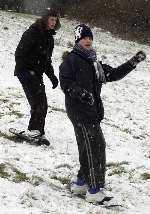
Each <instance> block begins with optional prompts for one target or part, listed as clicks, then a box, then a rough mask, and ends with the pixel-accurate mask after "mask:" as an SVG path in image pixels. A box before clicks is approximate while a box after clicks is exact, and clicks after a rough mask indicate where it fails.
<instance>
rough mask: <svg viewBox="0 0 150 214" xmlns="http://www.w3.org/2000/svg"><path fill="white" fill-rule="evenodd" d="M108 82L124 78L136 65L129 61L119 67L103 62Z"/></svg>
mask: <svg viewBox="0 0 150 214" xmlns="http://www.w3.org/2000/svg"><path fill="white" fill-rule="evenodd" d="M102 67H103V70H104V74H105V78H106V82H112V81H117V80H121V79H123V78H124V77H125V76H126V75H127V74H128V73H130V72H131V71H132V70H133V69H135V68H136V67H135V66H133V65H132V64H131V63H130V62H129V61H128V62H126V63H123V64H122V65H120V66H118V67H117V68H113V67H111V66H109V65H107V64H102Z"/></svg>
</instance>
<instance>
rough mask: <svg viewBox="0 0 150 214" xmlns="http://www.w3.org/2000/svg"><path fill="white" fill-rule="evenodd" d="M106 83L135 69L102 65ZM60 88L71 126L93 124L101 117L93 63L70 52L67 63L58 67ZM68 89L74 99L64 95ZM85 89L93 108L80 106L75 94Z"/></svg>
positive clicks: (101, 111)
mask: <svg viewBox="0 0 150 214" xmlns="http://www.w3.org/2000/svg"><path fill="white" fill-rule="evenodd" d="M101 65H102V68H103V70H104V74H105V78H106V82H111V81H116V80H120V79H122V78H123V77H125V76H126V75H127V74H128V73H129V72H130V71H131V70H133V69H134V68H135V67H133V66H132V65H131V63H130V62H126V63H124V64H122V65H120V66H119V67H117V68H112V67H111V66H109V65H107V64H102V63H101ZM59 77H60V86H61V88H62V90H63V92H64V93H65V105H66V110H67V114H68V117H69V118H70V119H71V120H72V121H73V122H74V121H76V122H78V121H81V122H84V123H96V122H100V121H101V120H102V119H103V117H104V108H103V104H102V100H101V97H100V93H101V88H102V82H98V80H97V78H96V74H95V68H94V65H93V63H90V62H89V61H88V60H87V59H86V58H84V57H83V56H81V55H80V54H78V53H77V52H74V51H72V52H71V53H70V54H69V55H68V57H67V59H66V60H65V61H64V62H63V63H62V64H61V65H60V74H59ZM68 89H71V90H72V91H73V92H74V96H70V95H69V94H68V92H67V91H68ZM82 89H85V90H86V91H88V92H90V93H92V94H93V96H94V100H95V101H94V105H92V106H90V105H88V104H85V103H82V102H81V100H80V99H79V96H78V94H79V91H80V90H82Z"/></svg>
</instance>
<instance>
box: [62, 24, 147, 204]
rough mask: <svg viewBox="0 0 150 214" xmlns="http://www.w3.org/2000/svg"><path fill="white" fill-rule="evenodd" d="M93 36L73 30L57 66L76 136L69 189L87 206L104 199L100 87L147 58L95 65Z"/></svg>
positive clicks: (84, 30)
mask: <svg viewBox="0 0 150 214" xmlns="http://www.w3.org/2000/svg"><path fill="white" fill-rule="evenodd" d="M92 43H93V33H92V31H91V29H90V28H89V27H88V26H86V25H84V24H81V25H78V26H77V27H76V28H75V45H74V47H73V50H72V51H71V52H70V53H69V54H68V56H66V58H64V61H63V63H62V64H61V65H60V85H61V88H62V90H63V92H64V93H65V105H66V111H67V115H68V117H69V119H70V120H71V122H72V124H73V126H74V131H75V135H76V140H77V144H78V150H79V162H80V169H79V171H78V175H77V178H76V180H75V181H74V182H73V184H72V185H71V191H72V192H73V193H74V194H86V200H87V201H89V202H100V201H102V200H103V198H104V197H105V194H104V192H103V191H102V189H103V187H104V185H105V165H106V156H105V146H106V143H105V139H104V136H103V133H102V130H101V127H100V122H101V120H102V119H103V117H104V108H103V104H102V100H101V97H100V93H101V88H102V84H103V83H106V82H111V81H116V80H120V79H122V78H124V77H125V76H126V75H127V74H128V73H129V72H130V71H132V70H133V69H134V68H135V67H136V65H137V64H138V63H139V62H141V61H142V60H144V59H145V58H146V55H145V54H144V53H143V52H142V51H140V52H138V53H137V54H136V55H135V56H133V57H132V58H131V59H130V60H129V61H128V62H126V63H124V64H122V65H120V66H119V67H117V68H112V67H111V66H109V65H107V64H102V63H101V62H99V61H97V57H96V52H95V50H94V49H93V48H92Z"/></svg>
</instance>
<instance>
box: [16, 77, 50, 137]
mask: <svg viewBox="0 0 150 214" xmlns="http://www.w3.org/2000/svg"><path fill="white" fill-rule="evenodd" d="M18 79H19V81H20V82H21V84H22V87H23V90H24V92H25V95H26V97H27V100H28V102H29V104H30V107H31V111H30V113H31V117H30V120H29V126H28V129H29V130H30V131H31V130H39V131H40V132H41V134H44V126H45V117H46V114H47V108H48V105H47V98H46V94H45V86H44V84H43V79H42V77H41V78H37V77H36V76H33V77H32V76H31V75H28V76H25V75H24V76H23V75H22V74H21V75H18Z"/></svg>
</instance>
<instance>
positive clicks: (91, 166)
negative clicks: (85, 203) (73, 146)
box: [73, 122, 106, 187]
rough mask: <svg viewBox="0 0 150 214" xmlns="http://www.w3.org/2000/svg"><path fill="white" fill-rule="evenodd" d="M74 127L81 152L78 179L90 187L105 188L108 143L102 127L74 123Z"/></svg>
mask: <svg viewBox="0 0 150 214" xmlns="http://www.w3.org/2000/svg"><path fill="white" fill-rule="evenodd" d="M73 126H74V131H75V135H76V140H77V144H78V150H79V162H80V170H79V172H78V177H80V178H83V179H85V181H86V182H87V184H88V185H89V186H90V187H104V185H105V166H106V154H105V147H106V143H105V139H104V136H103V133H102V130H101V127H100V125H99V124H83V123H80V122H79V123H74V122H73Z"/></svg>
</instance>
